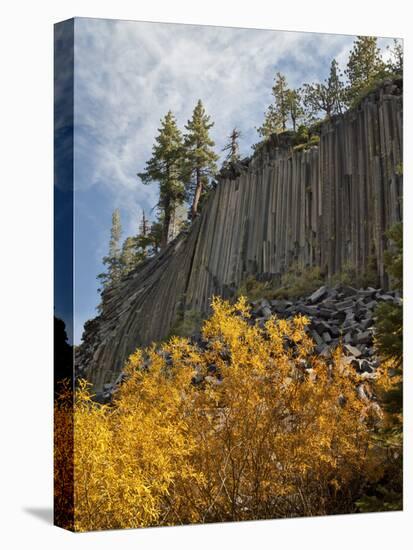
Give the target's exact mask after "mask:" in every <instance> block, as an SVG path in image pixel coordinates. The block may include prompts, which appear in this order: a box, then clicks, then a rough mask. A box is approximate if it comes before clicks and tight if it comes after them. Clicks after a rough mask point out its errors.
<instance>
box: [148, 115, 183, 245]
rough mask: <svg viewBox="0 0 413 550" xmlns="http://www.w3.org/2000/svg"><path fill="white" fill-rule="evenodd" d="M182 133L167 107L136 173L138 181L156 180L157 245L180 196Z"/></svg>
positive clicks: (164, 236) (164, 240) (164, 241)
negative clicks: (159, 231) (159, 230)
mask: <svg viewBox="0 0 413 550" xmlns="http://www.w3.org/2000/svg"><path fill="white" fill-rule="evenodd" d="M182 162H183V141H182V134H181V132H180V130H179V128H178V126H177V124H176V119H175V117H174V115H173V114H172V112H171V111H169V112H168V113H167V115H166V116H165V117H164V118H163V119H162V120H161V127H160V128H159V129H158V135H157V137H156V138H155V143H154V145H153V148H152V157H151V158H150V159H149V160H148V161H147V163H146V167H145V170H144V172H141V173H139V174H138V177H139V178H140V179H141V180H142V183H144V184H149V183H153V182H155V183H158V184H159V202H158V210H159V212H160V216H161V219H162V220H163V227H162V240H161V248H165V246H166V245H167V243H168V234H169V226H170V223H171V219H172V217H173V212H174V211H175V208H176V206H177V205H178V204H182V202H183V200H184V184H183V182H182Z"/></svg>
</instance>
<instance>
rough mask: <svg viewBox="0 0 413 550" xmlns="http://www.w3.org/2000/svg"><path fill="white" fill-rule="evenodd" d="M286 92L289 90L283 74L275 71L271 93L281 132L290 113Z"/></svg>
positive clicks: (285, 126) (285, 127)
mask: <svg viewBox="0 0 413 550" xmlns="http://www.w3.org/2000/svg"><path fill="white" fill-rule="evenodd" d="M288 93H289V90H288V86H287V80H286V78H285V76H284V75H283V74H281V73H277V75H276V79H275V83H274V86H273V87H272V94H273V96H274V105H275V110H276V113H277V115H278V118H279V122H280V125H281V129H282V131H283V132H284V131H285V130H286V129H287V121H288V116H289V114H290V113H289V104H288Z"/></svg>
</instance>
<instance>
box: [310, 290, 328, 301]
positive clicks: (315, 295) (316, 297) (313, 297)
mask: <svg viewBox="0 0 413 550" xmlns="http://www.w3.org/2000/svg"><path fill="white" fill-rule="evenodd" d="M326 294H327V286H320V288H319V289H317V290H316V291H315V292H313V293H312V294H311V296H310V297H309V298H308V299H309V301H310V302H311V303H312V304H315V303H316V302H318V301H320V300H321V299H322V298H323V297H324V296H326Z"/></svg>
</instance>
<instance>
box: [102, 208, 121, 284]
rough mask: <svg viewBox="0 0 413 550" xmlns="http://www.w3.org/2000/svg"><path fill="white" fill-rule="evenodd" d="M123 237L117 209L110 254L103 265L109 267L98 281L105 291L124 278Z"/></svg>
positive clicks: (111, 232)
mask: <svg viewBox="0 0 413 550" xmlns="http://www.w3.org/2000/svg"><path fill="white" fill-rule="evenodd" d="M121 236H122V225H121V220H120V212H119V209H118V208H117V209H116V210H114V212H113V214H112V228H111V231H110V241H109V253H108V255H107V256H105V257H104V258H103V264H104V265H105V266H107V270H106V272H104V273H101V274H100V275H98V279H99V280H100V281H101V282H102V284H103V289H107V288H110V287H112V286H113V285H115V284H117V283H118V282H119V281H120V279H121V276H122V261H121V256H122V253H121V248H120V238H121Z"/></svg>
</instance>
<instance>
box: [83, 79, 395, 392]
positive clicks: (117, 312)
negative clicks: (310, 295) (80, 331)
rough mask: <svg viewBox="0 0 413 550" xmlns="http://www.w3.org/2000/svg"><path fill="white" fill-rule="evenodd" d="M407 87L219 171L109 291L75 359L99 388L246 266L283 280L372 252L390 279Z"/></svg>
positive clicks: (362, 264) (358, 261)
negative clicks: (148, 256)
mask: <svg viewBox="0 0 413 550" xmlns="http://www.w3.org/2000/svg"><path fill="white" fill-rule="evenodd" d="M402 139H403V134H402V95H401V84H400V83H388V84H387V85H385V86H382V87H381V88H380V89H378V90H376V91H375V92H372V93H371V94H370V95H368V96H367V97H366V98H365V99H364V100H363V101H362V102H361V104H360V105H359V107H358V108H357V109H355V110H351V111H348V112H347V113H345V114H344V115H343V116H341V117H339V118H337V119H335V120H333V121H331V122H329V123H325V124H324V125H323V126H322V127H321V135H320V144H319V146H317V147H312V148H311V149H309V150H306V151H299V152H298V151H296V152H294V151H292V149H291V147H289V146H288V145H286V144H284V143H282V142H281V140H280V139H279V138H277V137H276V136H274V139H273V140H271V141H270V142H269V143H267V144H265V145H264V146H262V147H261V148H260V149H259V150H258V151H257V152H256V153H255V155H254V156H253V157H252V159H251V161H250V163H249V165H248V167H247V168H246V169H245V170H244V171H243V172H242V173H241V174H240V175H238V176H237V177H235V178H233V179H228V178H223V179H221V181H220V183H219V185H218V186H217V188H216V190H215V191H214V192H213V193H212V194H211V196H210V197H209V199H208V201H207V203H206V205H205V207H204V209H203V211H202V214H201V215H200V216H199V217H198V218H197V219H196V220H195V222H194V223H193V224H192V227H191V229H190V231H189V232H188V233H187V234H181V235H180V236H178V237H177V239H176V240H175V241H174V242H173V243H171V244H170V245H169V246H168V248H167V249H166V250H165V251H164V252H163V253H162V254H160V255H159V256H158V257H156V258H154V259H152V260H150V261H148V262H146V263H145V264H143V265H141V266H139V268H137V269H136V270H135V271H134V272H133V273H132V274H131V275H130V276H129V277H128V278H127V279H125V280H124V281H123V282H122V283H121V284H120V285H119V286H118V287H117V288H116V289H113V290H112V291H110V292H108V293H106V295H105V297H104V304H103V309H102V314H101V315H100V316H99V317H97V318H96V319H94V320H93V321H91V322H89V323H88V325H87V326H86V329H85V334H84V343H83V344H82V346H81V347H80V349H79V351H78V354H77V366H78V368H79V369H80V372H81V373H82V374H83V375H86V376H87V378H89V380H90V381H91V382H93V384H94V386H95V389H96V390H100V389H101V388H102V386H103V384H104V383H106V382H114V381H115V379H116V378H117V376H118V375H119V373H120V371H121V369H122V365H123V364H124V362H125V360H126V359H127V357H128V355H129V354H130V353H131V352H132V351H133V350H134V349H135V348H136V347H137V346H139V345H146V344H148V343H150V342H152V341H153V340H159V339H162V338H164V337H166V336H167V335H168V333H169V331H170V329H171V327H172V326H173V324H174V322H175V320H176V318H177V316H178V315H179V314H180V313H182V312H183V311H187V310H196V311H200V312H201V313H206V312H207V311H208V308H209V301H210V298H211V296H212V295H213V294H220V295H224V296H225V295H227V294H229V293H230V290H231V289H232V288H236V287H237V286H239V284H240V283H241V282H242V280H243V279H244V278H245V277H246V276H248V275H258V276H263V275H267V276H271V277H274V278H275V279H276V278H277V277H278V276H279V275H280V274H282V273H283V272H285V271H286V270H288V268H289V267H290V266H291V265H293V264H298V265H299V266H302V267H306V266H319V267H320V268H321V269H322V270H323V272H324V273H325V274H326V275H327V277H331V276H332V275H333V274H335V273H337V272H339V271H340V270H341V269H342V268H343V267H344V266H346V265H351V266H352V267H354V268H355V270H356V272H357V273H359V274H362V273H363V272H364V271H365V270H366V268H367V264H368V263H369V259H370V258H371V257H372V256H374V257H375V258H376V259H377V269H378V276H379V278H380V281H381V284H382V285H383V286H386V277H385V273H384V270H383V254H384V250H385V246H386V239H385V235H384V233H385V231H386V230H387V229H388V228H389V227H390V226H391V225H393V224H394V223H396V222H398V221H401V219H402V204H401V198H402V175H401V172H402Z"/></svg>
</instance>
